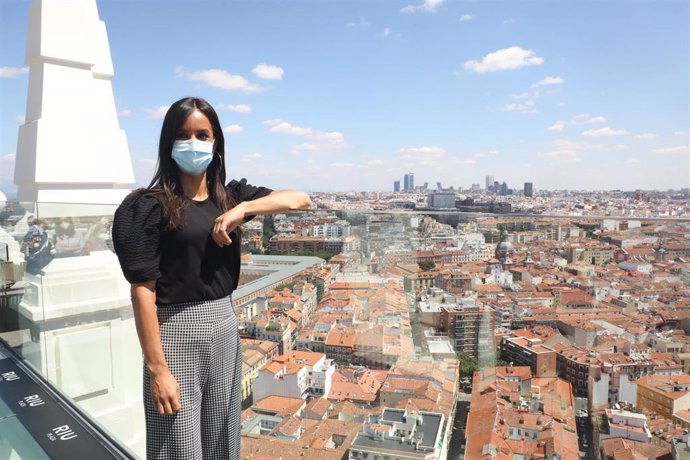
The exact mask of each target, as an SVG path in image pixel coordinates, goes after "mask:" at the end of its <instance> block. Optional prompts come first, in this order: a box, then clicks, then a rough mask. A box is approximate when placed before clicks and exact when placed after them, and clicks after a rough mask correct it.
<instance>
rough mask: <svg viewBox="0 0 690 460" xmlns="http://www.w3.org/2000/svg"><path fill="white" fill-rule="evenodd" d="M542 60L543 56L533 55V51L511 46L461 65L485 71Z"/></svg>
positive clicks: (537, 62)
mask: <svg viewBox="0 0 690 460" xmlns="http://www.w3.org/2000/svg"><path fill="white" fill-rule="evenodd" d="M543 62H544V58H542V57H539V56H537V55H535V54H534V51H532V50H526V49H522V48H520V47H519V46H513V47H510V48H503V49H500V50H498V51H494V52H493V53H489V54H487V55H486V56H484V57H483V58H482V60H481V61H479V62H477V61H467V62H465V64H463V67H464V68H465V69H467V70H472V71H474V72H477V73H485V72H495V71H498V70H513V69H519V68H521V67H527V66H531V65H539V64H541V63H543Z"/></svg>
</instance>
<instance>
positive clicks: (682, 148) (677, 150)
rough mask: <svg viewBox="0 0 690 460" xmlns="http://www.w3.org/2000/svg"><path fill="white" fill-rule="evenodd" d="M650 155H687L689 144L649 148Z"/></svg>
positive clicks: (689, 148) (689, 152)
mask: <svg viewBox="0 0 690 460" xmlns="http://www.w3.org/2000/svg"><path fill="white" fill-rule="evenodd" d="M649 153H651V154H652V155H688V154H690V146H688V145H678V146H676V147H666V148H663V149H654V150H650V151H649Z"/></svg>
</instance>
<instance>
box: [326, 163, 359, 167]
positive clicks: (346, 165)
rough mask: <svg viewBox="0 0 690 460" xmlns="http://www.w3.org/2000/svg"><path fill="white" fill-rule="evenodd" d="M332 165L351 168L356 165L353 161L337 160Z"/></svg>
mask: <svg viewBox="0 0 690 460" xmlns="http://www.w3.org/2000/svg"><path fill="white" fill-rule="evenodd" d="M331 166H334V167H336V168H351V167H353V166H354V164H352V163H343V162H335V163H331Z"/></svg>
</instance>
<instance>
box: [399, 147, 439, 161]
mask: <svg viewBox="0 0 690 460" xmlns="http://www.w3.org/2000/svg"><path fill="white" fill-rule="evenodd" d="M398 153H399V154H400V156H401V158H404V159H413V158H421V157H429V156H432V157H439V156H442V155H443V154H444V153H446V149H444V148H443V147H434V146H429V147H409V148H405V149H400V150H398Z"/></svg>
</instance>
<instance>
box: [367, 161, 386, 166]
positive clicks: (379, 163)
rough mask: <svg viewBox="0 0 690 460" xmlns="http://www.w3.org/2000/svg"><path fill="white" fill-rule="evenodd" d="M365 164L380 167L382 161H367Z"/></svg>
mask: <svg viewBox="0 0 690 460" xmlns="http://www.w3.org/2000/svg"><path fill="white" fill-rule="evenodd" d="M366 164H367V165H370V166H377V165H382V164H383V160H369V161H367V163H366Z"/></svg>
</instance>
